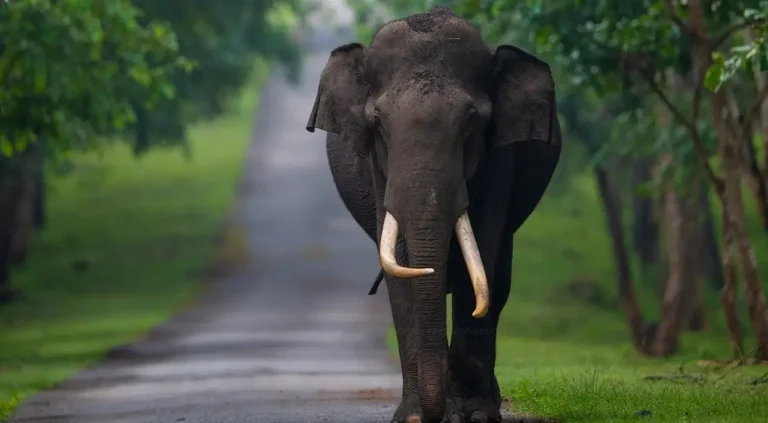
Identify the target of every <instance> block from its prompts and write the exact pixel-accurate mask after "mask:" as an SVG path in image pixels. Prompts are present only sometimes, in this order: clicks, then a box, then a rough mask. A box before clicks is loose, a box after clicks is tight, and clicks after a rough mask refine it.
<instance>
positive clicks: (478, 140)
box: [307, 7, 560, 317]
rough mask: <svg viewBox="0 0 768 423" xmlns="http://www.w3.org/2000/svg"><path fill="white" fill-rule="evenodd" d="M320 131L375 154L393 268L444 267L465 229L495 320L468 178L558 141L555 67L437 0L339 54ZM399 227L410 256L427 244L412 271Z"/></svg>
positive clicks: (404, 272)
mask: <svg viewBox="0 0 768 423" xmlns="http://www.w3.org/2000/svg"><path fill="white" fill-rule="evenodd" d="M315 128H318V129H322V130H324V131H326V132H329V133H333V134H338V135H339V136H341V138H342V139H343V140H344V141H345V142H346V143H347V144H348V145H349V146H350V147H351V149H352V150H354V152H355V153H356V154H357V155H358V156H360V157H368V156H370V155H372V156H373V160H372V164H373V169H374V173H378V174H379V175H381V180H382V181H385V182H384V184H385V191H384V192H385V194H384V199H383V204H380V205H379V206H383V208H384V209H385V211H386V217H385V219H384V224H383V227H382V228H381V229H380V241H379V242H380V258H381V263H382V268H383V270H384V271H385V272H386V273H387V274H389V275H392V276H395V277H398V278H406V279H407V278H414V277H419V276H426V275H430V274H432V273H434V272H435V266H440V265H441V264H440V263H435V262H433V261H434V260H437V261H439V260H440V259H441V258H444V257H445V256H446V255H445V254H444V253H445V251H446V250H447V248H448V243H449V242H450V238H451V236H452V235H453V232H454V231H456V235H457V240H458V241H459V244H460V246H461V249H462V253H463V256H464V260H465V261H466V263H467V268H468V270H469V273H470V276H471V279H472V283H473V286H474V290H475V296H476V304H477V306H476V309H475V312H474V313H473V315H474V316H475V317H482V316H483V315H485V313H486V312H487V310H488V307H489V300H488V282H487V279H486V276H485V272H484V270H483V265H482V262H481V258H480V254H479V252H478V247H477V245H476V243H475V241H474V236H473V234H472V227H471V224H470V222H469V219H468V217H467V213H466V210H467V207H468V205H469V200H470V195H469V193H468V190H467V184H468V183H469V182H470V181H471V180H472V178H473V177H474V176H475V174H476V172H477V171H478V165H479V164H480V163H482V160H483V158H484V157H486V156H487V155H489V154H493V150H494V149H495V148H499V147H502V146H509V145H511V144H513V143H518V142H522V141H533V142H535V143H540V144H541V145H542V146H544V147H545V148H546V146H547V145H550V144H553V143H556V144H558V145H557V148H559V143H560V134H559V131H560V129H559V126H558V123H557V118H556V105H555V87H554V81H553V78H552V75H551V72H550V70H549V66H548V65H547V64H546V63H544V62H542V61H540V60H539V59H537V58H536V57H534V56H533V55H531V54H529V53H527V52H525V51H523V50H521V49H519V48H517V47H514V46H510V45H501V46H498V47H496V48H495V49H492V48H490V47H488V46H487V45H486V44H485V43H484V42H483V40H482V38H481V36H480V35H479V33H478V32H477V30H476V29H475V28H474V27H472V26H471V25H470V24H469V23H468V22H466V21H465V20H464V19H462V18H460V17H457V16H455V15H453V14H452V12H451V11H450V10H449V9H447V8H441V7H436V8H433V9H431V10H430V11H429V12H428V13H424V14H419V15H414V16H412V17H409V18H406V19H402V20H395V21H392V22H390V23H388V24H387V25H385V26H383V27H382V28H381V29H380V30H379V31H378V32H377V33H376V34H375V36H374V38H373V40H372V42H371V45H370V46H368V47H365V46H363V45H361V44H359V43H350V44H346V45H343V46H340V47H338V48H336V49H335V50H333V51H332V53H331V56H330V59H329V60H328V63H327V64H326V66H325V69H324V70H323V73H322V76H321V79H320V83H319V88H318V92H317V97H316V100H315V104H314V107H313V109H312V112H311V115H310V118H309V122H308V123H307V130H309V131H310V132H314V130H315ZM536 201H538V199H537V200H536ZM534 206H535V204H534ZM399 231H402V232H403V236H404V238H405V240H406V242H407V243H408V250H409V251H421V253H418V252H414V253H409V264H410V265H411V266H414V267H403V266H400V265H398V263H397V261H396V260H395V257H394V256H395V254H394V250H395V243H396V241H397V237H398V232H399Z"/></svg>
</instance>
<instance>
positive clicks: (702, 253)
mask: <svg viewBox="0 0 768 423" xmlns="http://www.w3.org/2000/svg"><path fill="white" fill-rule="evenodd" d="M699 183H700V186H699V191H698V192H697V193H696V197H697V199H698V210H697V215H698V216H699V220H698V223H699V225H698V227H697V230H696V232H697V233H696V245H697V246H698V263H699V264H698V266H697V267H698V270H699V275H700V277H701V278H703V279H704V280H706V281H707V282H709V283H710V285H711V286H712V287H713V288H714V289H716V290H718V291H719V290H721V289H722V288H723V285H724V281H723V263H722V257H721V253H720V246H719V244H718V242H717V237H716V236H715V221H714V217H713V216H712V204H711V202H710V200H709V189H708V187H707V185H706V183H705V182H704V181H700V182H699Z"/></svg>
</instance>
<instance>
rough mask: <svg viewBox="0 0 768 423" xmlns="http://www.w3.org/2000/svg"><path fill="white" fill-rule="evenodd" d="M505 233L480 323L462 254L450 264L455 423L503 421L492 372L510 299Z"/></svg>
mask: <svg viewBox="0 0 768 423" xmlns="http://www.w3.org/2000/svg"><path fill="white" fill-rule="evenodd" d="M507 232H508V231H506V230H505V231H504V233H503V238H502V242H501V243H500V245H499V252H498V256H497V257H498V258H497V260H496V263H495V264H494V266H493V267H492V268H489V269H488V275H487V276H488V280H489V282H491V284H490V285H491V286H490V288H491V307H490V310H489V311H488V314H486V315H485V316H484V317H483V318H480V319H477V318H474V317H472V310H474V307H475V301H474V294H473V291H472V286H471V282H470V280H469V276H468V274H467V271H466V267H465V266H464V265H463V262H462V261H461V260H462V259H461V255H460V253H458V254H456V256H454V257H452V260H451V265H452V272H451V275H452V277H453V280H454V291H453V295H452V300H453V301H452V304H453V333H452V336H451V345H450V353H449V372H450V375H449V376H450V379H451V383H452V388H451V389H452V396H453V399H452V401H453V402H454V410H453V413H454V414H456V415H458V418H455V421H469V422H472V423H475V422H500V421H501V412H500V409H501V393H500V390H499V384H498V381H497V380H496V375H495V374H494V368H495V365H496V335H497V327H498V323H499V316H500V315H501V312H502V310H503V309H504V306H505V305H506V303H507V299H508V298H509V290H510V285H511V274H512V260H511V257H512V234H511V233H507ZM509 232H511V231H509ZM487 267H488V266H487Z"/></svg>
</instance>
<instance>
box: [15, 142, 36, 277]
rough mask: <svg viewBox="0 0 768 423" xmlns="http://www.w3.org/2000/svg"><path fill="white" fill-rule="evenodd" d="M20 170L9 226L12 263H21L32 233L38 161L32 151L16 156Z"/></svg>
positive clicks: (27, 251)
mask: <svg viewBox="0 0 768 423" xmlns="http://www.w3.org/2000/svg"><path fill="white" fill-rule="evenodd" d="M18 160H19V164H20V167H21V168H20V170H19V176H18V182H17V183H18V184H19V190H18V198H17V199H16V206H15V212H14V218H13V224H12V227H11V251H10V262H11V264H12V265H16V266H18V265H21V264H23V263H24V262H25V261H26V259H27V255H28V253H29V246H30V244H31V242H32V236H33V234H34V211H35V198H36V197H37V193H36V188H37V187H36V185H37V184H36V183H35V179H36V178H35V175H36V173H37V168H38V161H37V157H36V155H35V152H34V151H26V152H25V153H24V154H23V155H22V156H20V157H18Z"/></svg>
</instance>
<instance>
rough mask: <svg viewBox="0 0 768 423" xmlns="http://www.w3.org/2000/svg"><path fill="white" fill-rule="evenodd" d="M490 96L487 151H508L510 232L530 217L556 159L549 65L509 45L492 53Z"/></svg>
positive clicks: (557, 125) (557, 141) (555, 122)
mask: <svg viewBox="0 0 768 423" xmlns="http://www.w3.org/2000/svg"><path fill="white" fill-rule="evenodd" d="M495 57H496V64H497V69H496V71H497V73H496V97H495V99H494V104H493V127H492V128H491V131H490V137H491V138H490V140H489V142H490V144H491V146H490V147H491V148H499V147H505V146H506V147H508V148H511V150H512V151H511V154H512V157H514V159H513V161H512V163H510V166H509V168H507V169H506V170H505V172H507V174H506V175H505V176H506V177H511V184H512V185H511V186H512V192H511V194H510V195H511V197H510V199H511V204H512V207H511V209H510V214H509V220H508V222H507V224H508V225H509V226H510V228H509V229H510V230H511V231H512V233H514V231H516V230H517V229H518V228H519V227H520V225H522V224H523V222H525V220H526V219H527V218H528V216H530V214H531V213H532V212H533V210H534V209H535V208H536V206H537V205H538V203H539V201H540V200H541V198H542V196H543V195H544V192H545V191H546V189H547V187H548V186H549V183H550V181H551V179H552V175H553V174H554V172H555V168H556V167H557V163H558V161H559V159H560V151H561V148H562V147H561V144H562V140H561V132H560V123H559V121H558V118H557V104H556V99H555V82H554V79H553V78H552V72H551V71H550V69H549V65H547V64H546V63H545V62H543V61H541V60H539V59H538V58H536V57H535V56H533V55H532V54H530V53H528V52H526V51H524V50H522V49H520V48H518V47H515V46H509V45H502V46H499V47H498V48H497V49H496V52H495Z"/></svg>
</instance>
